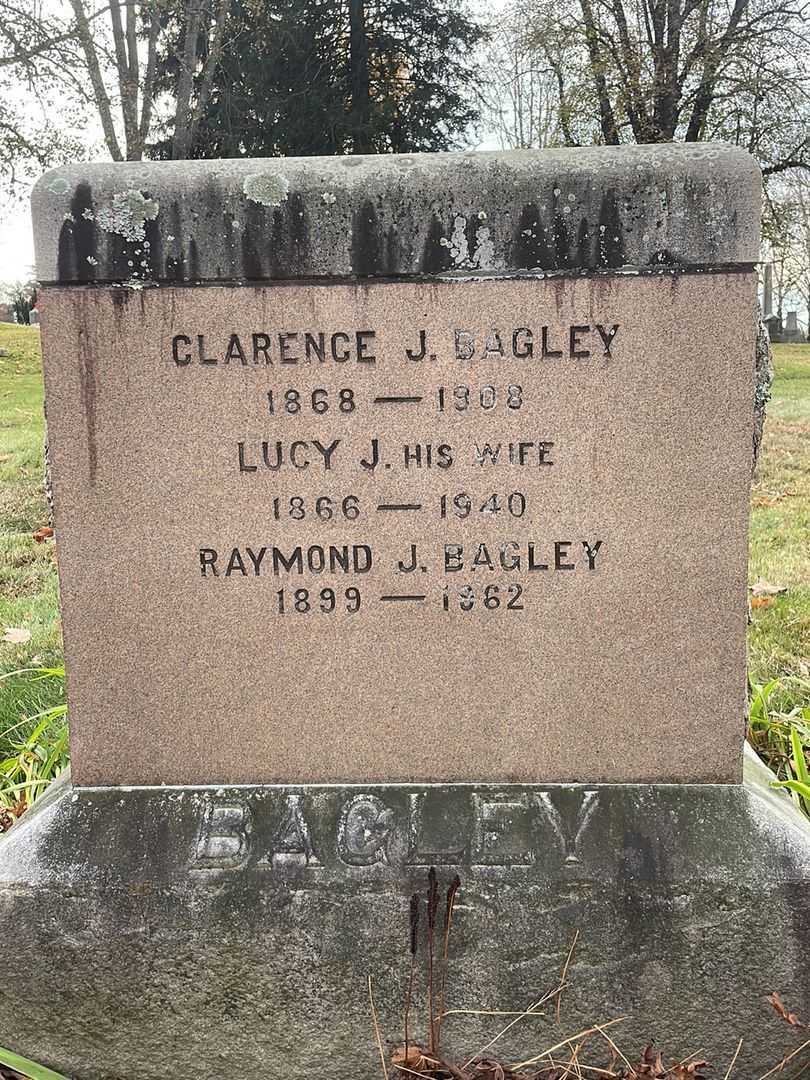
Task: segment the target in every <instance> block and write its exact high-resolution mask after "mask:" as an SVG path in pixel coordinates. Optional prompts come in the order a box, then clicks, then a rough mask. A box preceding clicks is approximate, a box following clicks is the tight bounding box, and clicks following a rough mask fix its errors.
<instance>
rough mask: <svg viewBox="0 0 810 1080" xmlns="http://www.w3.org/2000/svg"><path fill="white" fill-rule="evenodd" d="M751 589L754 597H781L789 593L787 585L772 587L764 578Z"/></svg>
mask: <svg viewBox="0 0 810 1080" xmlns="http://www.w3.org/2000/svg"><path fill="white" fill-rule="evenodd" d="M749 588H750V590H751V595H752V596H780V595H781V594H782V593H786V592H787V585H772V584H771V583H770V581H766V580H765V579H764V578H760V579H759V580H758V581H755V582H754V584H753V585H750V586H749Z"/></svg>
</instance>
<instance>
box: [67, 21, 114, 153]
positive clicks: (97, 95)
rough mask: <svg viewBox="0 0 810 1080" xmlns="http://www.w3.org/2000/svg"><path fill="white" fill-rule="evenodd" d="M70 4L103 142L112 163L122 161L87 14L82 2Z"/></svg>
mask: <svg viewBox="0 0 810 1080" xmlns="http://www.w3.org/2000/svg"><path fill="white" fill-rule="evenodd" d="M70 4H71V7H72V8H73V14H74V15H75V17H76V31H77V34H78V38H79V43H80V44H81V47H82V52H83V53H84V59H85V63H86V64H87V74H88V75H89V77H90V85H91V87H92V88H93V98H94V101H95V103H96V109H97V110H98V115H99V119H100V120H101V128H102V131H103V132H104V141H105V142H106V144H107V149H108V150H109V152H110V157H111V158H112V159H113V161H123V160H124V156H123V154H122V153H121V147H120V145H119V142H118V136H117V135H116V133H115V124H114V123H113V118H112V109H111V107H110V99H109V97H108V96H107V91H106V89H105V88H104V80H103V79H102V77H101V65H100V64H99V59H98V53H97V52H96V43H95V41H94V40H93V33H92V31H91V29H90V22H89V20H88V18H87V12H86V11H85V10H84V0H70Z"/></svg>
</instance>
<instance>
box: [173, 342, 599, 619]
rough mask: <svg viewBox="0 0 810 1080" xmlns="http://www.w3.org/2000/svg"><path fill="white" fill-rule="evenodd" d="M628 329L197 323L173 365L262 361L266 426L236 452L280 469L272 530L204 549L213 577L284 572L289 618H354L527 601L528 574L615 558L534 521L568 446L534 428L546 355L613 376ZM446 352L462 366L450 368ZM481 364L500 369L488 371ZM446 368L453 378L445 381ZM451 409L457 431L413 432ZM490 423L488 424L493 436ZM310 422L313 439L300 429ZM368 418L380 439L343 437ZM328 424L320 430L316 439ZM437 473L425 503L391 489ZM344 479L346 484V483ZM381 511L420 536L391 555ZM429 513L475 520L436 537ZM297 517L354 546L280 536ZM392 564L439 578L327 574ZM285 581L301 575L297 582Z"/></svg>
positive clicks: (276, 602) (509, 608)
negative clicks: (339, 531)
mask: <svg viewBox="0 0 810 1080" xmlns="http://www.w3.org/2000/svg"><path fill="white" fill-rule="evenodd" d="M619 329H620V325H619V323H618V322H607V323H604V324H603V323H601V322H596V323H594V324H593V325H591V324H590V323H578V324H571V325H568V326H566V327H559V326H557V325H548V324H546V325H541V326H539V327H537V326H536V327H534V328H531V327H528V326H520V327H514V328H512V327H509V328H505V329H504V328H500V327H491V328H489V329H487V330H486V331H476V330H470V329H461V328H453V329H452V330H451V332H450V333H449V334H448V335H447V336H446V338H445V339H443V340H442V339H441V337H440V335H438V334H433V333H431V332H430V331H429V330H428V329H425V328H421V329H418V330H416V331H414V332H413V339H412V340H411V341H410V342H402V341H400V342H398V343H396V344H394V345H393V347H392V346H391V344H389V345H387V346H386V347H381V339H380V335H379V334H378V332H377V330H375V329H347V330H332V329H329V330H324V329H317V330H280V331H279V330H274V331H268V330H250V331H247V332H241V333H237V332H231V333H230V334H229V335H227V337H221V338H214V339H213V340H212V338H211V335H206V334H204V333H200V332H197V330H196V329H191V328H190V329H189V330H188V332H186V333H176V334H174V335H173V337H172V338H171V362H172V364H173V366H174V367H175V368H177V369H181V370H184V369H185V371H187V372H189V373H191V372H193V371H194V370H195V368H197V367H203V368H205V367H208V368H210V367H231V368H234V369H237V368H242V369H247V370H250V369H252V370H253V372H254V373H255V375H256V384H255V385H256V391H255V408H256V414H257V418H258V417H261V418H263V421H264V423H265V425H266V429H267V436H266V437H260V438H255V439H251V440H248V439H238V438H236V439H233V441H232V445H233V448H234V457H233V463H234V465H235V471H236V472H238V474H239V475H240V476H242V475H247V476H253V474H257V476H256V477H255V479H257V480H258V479H260V478H261V477H262V476H266V475H267V474H270V477H271V478H272V480H271V482H272V483H273V484H274V487H273V489H272V491H273V493H272V496H271V499H270V511H271V513H270V523H269V524H270V528H269V529H268V531H267V533H266V534H265V535H262V536H260V537H258V538H257V539H256V540H251V541H250V542H248V541H247V540H246V539H245V538H244V537H238V538H235V539H236V542H235V543H234V544H233V545H232V546H230V545H227V546H225V547H223V546H221V545H220V546H217V547H214V546H209V545H207V544H201V545H200V546H199V549H198V557H199V569H200V572H201V574H202V576H203V577H204V578H220V577H221V578H224V579H228V578H231V577H246V578H258V577H262V576H264V577H270V578H275V579H278V581H279V584H281V586H282V587H280V588H278V590H277V591H276V593H275V596H274V598H273V600H272V602H271V605H270V610H271V611H272V612H273V614H276V615H289V614H309V613H311V612H320V613H324V614H350V615H351V614H356V613H358V612H359V611H360V610H361V609H362V607H363V605H364V604H368V603H378V604H395V603H400V604H401V603H406V604H420V605H421V604H428V605H429V604H431V603H438V605H439V607H440V610H442V611H445V612H450V611H459V612H469V611H473V610H474V609H476V607H477V608H478V609H479V610H484V611H497V610H503V611H504V612H520V611H524V610H525V604H526V601H527V599H528V594H527V583H528V581H529V580H531V578H532V576H533V575H536V574H537V573H538V572H539V573H542V572H546V571H550V572H552V573H553V572H557V571H580V572H592V571H596V570H598V569H601V558H600V555H601V552H602V551H603V549H605V547H606V541H605V538H604V537H602V536H598V535H596V534H590V535H587V536H585V535H576V534H575V533H570V534H569V535H568V536H567V537H566V538H561V537H559V536H555V535H553V534H551V535H550V534H549V533H548V532H547V531H546V530H541V529H533V528H532V526H533V525H534V524H535V522H536V521H537V518H538V516H539V515H538V513H537V511H538V510H539V508H540V505H541V500H542V494H540V495H539V497H538V487H537V484H536V482H535V476H534V475H533V474H535V473H537V472H538V471H539V473H543V472H544V471H546V470H553V469H554V467H555V465H557V464H558V463H559V460H560V455H561V454H562V455H565V453H566V447H565V444H564V443H563V444H562V445H561V444H560V440H559V435H557V434H556V433H555V431H554V430H553V420H552V419H551V418H548V419H545V418H544V426H543V428H542V429H540V430H538V429H537V428H534V427H533V424H532V421H533V419H534V415H533V410H532V409H531V403H532V396H533V383H534V382H535V380H537V379H538V378H542V365H554V366H555V367H559V366H561V365H563V366H564V365H565V364H566V363H573V364H577V365H579V366H580V367H584V366H585V365H586V364H589V363H594V364H599V365H600V366H601V369H602V371H603V372H604V370H605V364H607V363H608V362H610V361H611V360H613V359H614V353H613V349H614V347H615V341H616V337H617V335H618V333H619ZM440 360H448V361H449V363H445V364H441V365H440ZM477 363H478V366H480V365H482V364H483V365H485V366H486V368H487V370H488V371H489V372H493V373H494V374H496V375H497V376H498V377H497V378H495V377H492V375H490V376H489V377H490V378H492V381H486V380H484V379H481V378H480V377H478V369H477V366H476V365H477ZM360 365H362V366H364V367H366V368H374V369H377V368H383V367H384V368H385V369H386V371H387V373H388V374H389V376H390V377H395V378H396V377H398V378H399V379H400V380H401V382H400V385H398V387H397V390H398V392H397V393H396V394H389V393H381V392H379V389H380V387H379V383H378V382H377V381H375V379H374V377H373V375H372V376H369V375H368V374H367V373H366V372H363V371H361V370H360V367H359V366H360ZM416 365H427V374H426V375H423V374H422V371H420V372H419V375H420V376H421V377H416V374H414V375H412V372H415V371H416V367H415V366H416ZM336 367H337V368H338V369H342V370H343V371H344V372H346V374H347V376H349V375H350V376H351V383H350V384H349V379H348V377H347V379H346V380H345V382H346V385H338V386H335V385H333V384H332V382H331V379H332V378H333V376H334V370H335V368H336ZM276 368H279V369H281V368H288V369H294V368H301V369H304V370H305V372H306V377H305V378H304V379H302V380H301V381H299V382H296V384H295V385H290V382H291V379H292V377H293V375H294V374H295V373H294V372H293V371H290V372H287V373H285V372H283V371H281V370H279V371H276V370H275V369H276ZM448 368H449V370H448ZM434 372H435V374H434ZM454 373H455V374H454ZM447 375H449V376H451V377H449V378H447V379H446V381H445V376H447ZM184 377H189V376H188V375H185V376H184ZM279 379H281V380H282V381H281V382H278V381H277V380H279ZM409 379H412V380H413V384H412V385H410V384H409ZM462 379H463V380H464V381H460V380H462ZM518 380H521V381H518ZM527 380H528V381H527ZM392 412H396V413H398V415H399V417H400V418H401V422H402V428H403V430H404V433H405V434H404V438H402V437H400V438H399V439H393V438H390V437H388V436H386V435H384V434H382V432H383V431H384V430H385V425H386V415H391V413H392ZM448 416H449V417H453V418H454V419H456V420H458V419H463V420H465V421H466V424H465V425H464V426H463V427H460V428H459V429H458V434H457V435H454V437H453V440H452V441H429V442H423V441H420V440H419V439H418V438H414V439H413V440H412V441H406V440H407V439H408V423H409V422H411V423H419V422H420V421H421V422H422V423H424V419H425V418H426V417H427V418H429V419H431V420H433V422H434V425H433V426H435V428H436V429H437V430H438V431H441V430H442V424H441V421H442V419H445V418H447V417H448ZM499 419H500V421H501V423H502V425H503V427H504V428H505V430H506V433H507V434H506V437H504V438H499V437H492V436H489V434H488V433H489V430H490V428H491V427H493V426H494V430H495V431H498V426H499V424H498V422H499ZM484 420H486V421H489V423H488V424H487V427H486V434H485V433H484V429H483V427H482V424H481V421H484ZM493 421H494V425H493V423H492V422H493ZM307 422H309V427H310V430H309V431H308V432H307V437H306V438H299V437H294V436H296V435H298V434H299V432H300V428H301V426H302V424H303V423H307ZM361 426H362V427H364V428H365V429H366V431H367V435H366V438H365V440H364V441H363V443H362V444H361V446H360V448H359V449H358V448H357V445H356V439H354V440H353V439H351V438H347V437H346V435H345V434H342V432H345V431H346V430H347V429H350V430H351V431H352V432H353V433H354V432H356V431H357V429H358V428H360V427H361ZM313 429H314V430H315V431H317V433H318V434H317V437H316V436H314V435H312V434H311V431H312V430H313ZM515 432H517V433H518V434H517V436H516V435H515V434H514V433H515ZM459 470H463V471H464V473H465V476H466V477H469V476H470V475H471V474H472V476H473V480H472V482H471V483H469V482H467V483H466V484H465V490H459V487H460V486H461V485H460V484H457V483H455V481H454V478H455V475H456V474H457V473H458V472H459ZM428 471H433V472H436V473H444V474H445V476H446V478H447V481H446V484H443V485H439V488H436V487H435V485H433V491H432V492H425V493H422V492H420V493H419V497H418V501H398V500H397V499H396V498H395V497H392V496H390V495H389V489H390V483H391V481H393V480H394V479H396V478H397V477H402V476H408V477H411V476H417V477H418V476H419V475H421V474H424V473H426V472H428ZM304 473H306V480H305V483H307V485H310V491H311V484H312V483H313V482H314V478H315V477H318V476H322V477H323V479H324V483H325V484H326V483H328V484H329V488H328V493H327V488H326V487H324V488H322V489H316V491H315V492H314V493H310V494H309V495H304V494H289V493H288V491H287V490H286V489H285V487H284V485H285V482H287V483H289V479H288V478H290V479H291V480H292V482H293V483H294V482H295V478H296V474H299V475H300V474H304ZM363 477H366V478H367V481H368V478H375V479H376V485H375V488H376V491H377V495H376V497H372V498H371V499H370V500H369V499H368V498H365V499H364V498H361V496H360V495H359V494H358V493H357V491H358V490H359V489H358V488H357V481H358V480H360V479H361V478H363ZM490 479H493V480H494V481H495V483H493V484H490ZM340 481H342V483H343V485H344V486H341V487H336V484H338V483H340ZM502 481H507V482H506V483H505V485H504V484H503V483H502ZM510 481H511V482H510ZM417 482H418V481H417ZM540 483H541V489H540V490H542V483H543V481H542V480H541V482H540ZM496 485H497V486H496ZM368 486H369V484H368V482H366V484H365V487H366V488H368ZM440 489H441V490H440ZM295 490H296V489H295V488H294V487H291V488H289V491H290V492H292V491H295ZM302 490H303V489H302ZM277 491H278V493H277ZM382 514H386V515H402V516H403V519H404V522H406V523H407V524H403V528H402V532H403V533H404V534H405V535H404V536H403V537H402V538H401V539H400V541H399V542H398V544H397V545H394V547H393V548H389V549H388V550H381V549H380V546H379V545H378V544H377V543H376V542H375V540H374V538H373V534H374V533H375V532H376V531H377V525H378V522H379V515H382ZM417 515H421V516H423V517H425V518H432V519H433V521H434V522H437V523H438V526H439V530H444V531H447V532H448V533H449V532H450V529H451V528H452V526H454V525H457V524H458V523H460V522H468V523H469V525H472V526H473V528H472V529H470V530H469V531H470V535H469V538H467V539H465V541H464V542H457V541H453V542H450V540H449V536H448V537H447V538H446V542H445V543H443V544H442V543H438V544H437V543H433V544H425V543H423V542H419V541H417V540H414V539H411V538H409V537H408V536H407V529H408V528H413V527H414V521H415V520H416V518H417ZM282 521H283V522H284V523H285V524H286V525H287V526H292V527H297V529H298V531H300V533H301V534H303V535H304V537H306V534H307V531H308V529H309V528H311V527H312V526H313V525H320V524H323V523H331V522H336V523H339V524H342V525H343V526H346V527H348V526H351V531H352V539H353V541H354V542H352V543H340V544H333V543H329V544H325V543H308V542H306V540H304V542H300V543H297V542H295V541H292V540H291V541H288V542H285V543H274V542H272V541H273V529H272V524H273V523H276V522H279V523H280V522H282ZM476 522H477V523H480V524H481V525H482V526H483V525H486V526H491V525H493V524H497V525H499V526H500V528H499V529H498V533H499V535H497V536H494V537H492V536H488V537H486V538H483V537H481V536H476V535H475V528H474V523H476ZM287 531H289V528H288V530H287ZM419 531H420V530H419V528H418V526H417V527H415V528H414V532H415V533H418V532H419ZM296 539H297V537H296ZM386 560H387V566H386ZM380 566H382V568H383V569H388V570H389V571H391V572H393V573H394V574H395V575H409V574H416V575H421V574H426V575H428V577H427V578H426V579H424V580H423V579H421V578H420V577H418V576H417V578H416V580H417V581H419V582H420V584H419V585H418V586H417V587H416V588H415V589H412V588H410V587H408V588H407V589H404V588H403V589H399V590H390V589H382V590H381V589H377V590H376V591H375V590H374V588H373V587H372V588H371V590H368V589H366V588H365V586H364V585H362V586H361V582H360V580H358V581H357V583H356V584H353V585H351V586H349V587H343V588H341V587H338V588H336V587H335V586H334V585H333V584H329V585H325V584H324V583H323V579H324V578H326V579H330V578H337V580H338V581H339V580H340V577H341V576H342V575H350V576H352V577H353V578H355V579H363V578H366V577H367V575H371V574H373V572H374V570H375V568H377V567H380ZM458 575H463V580H462V583H461V584H460V585H456V584H455V580H456V577H457V576H458ZM468 575H469V576H471V580H469V581H468V580H467V576H468ZM492 575H497V578H498V580H496V579H495V578H494V577H492ZM501 577H502V580H501ZM299 579H302V580H299ZM402 580H403V581H404V580H405V577H404V576H403V578H402ZM286 581H294V582H295V584H294V585H291V586H287V587H285V585H284V583H285V582H286ZM476 581H477V582H479V583H480V584H479V587H478V589H477V590H476V587H475V584H474V582H476ZM434 583H438V587H436V585H435V584H434ZM361 589H362V591H361Z"/></svg>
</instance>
